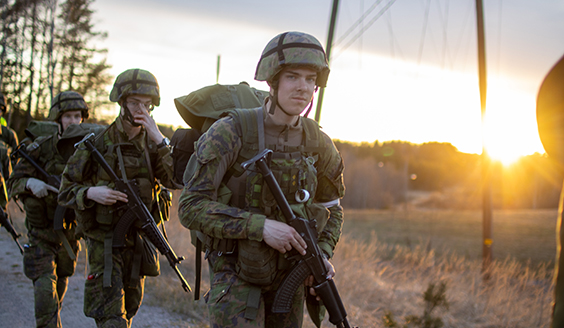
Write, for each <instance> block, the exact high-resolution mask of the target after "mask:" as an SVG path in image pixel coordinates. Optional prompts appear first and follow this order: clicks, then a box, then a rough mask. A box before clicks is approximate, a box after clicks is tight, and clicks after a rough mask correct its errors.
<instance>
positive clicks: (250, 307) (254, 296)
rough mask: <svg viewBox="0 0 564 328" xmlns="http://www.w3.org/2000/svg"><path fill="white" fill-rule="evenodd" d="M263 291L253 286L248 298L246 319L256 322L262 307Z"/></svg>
mask: <svg viewBox="0 0 564 328" xmlns="http://www.w3.org/2000/svg"><path fill="white" fill-rule="evenodd" d="M260 294H261V289H260V287H258V286H251V289H250V290H249V296H248V297H247V308H246V309H245V319H249V320H255V319H256V318H257V315H258V310H259V306H260Z"/></svg>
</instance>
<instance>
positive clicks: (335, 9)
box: [315, 0, 339, 123]
mask: <svg viewBox="0 0 564 328" xmlns="http://www.w3.org/2000/svg"><path fill="white" fill-rule="evenodd" d="M338 11H339V0H333V9H332V10H331V21H330V22H329V35H327V46H326V47H325V48H326V56H327V62H329V60H330V58H331V48H332V46H333V35H334V34H335V24H336V21H337V12H338ZM324 91H325V88H320V89H319V96H318V98H317V108H316V110H315V121H316V122H317V123H319V120H320V119H321V105H322V104H323V93H324Z"/></svg>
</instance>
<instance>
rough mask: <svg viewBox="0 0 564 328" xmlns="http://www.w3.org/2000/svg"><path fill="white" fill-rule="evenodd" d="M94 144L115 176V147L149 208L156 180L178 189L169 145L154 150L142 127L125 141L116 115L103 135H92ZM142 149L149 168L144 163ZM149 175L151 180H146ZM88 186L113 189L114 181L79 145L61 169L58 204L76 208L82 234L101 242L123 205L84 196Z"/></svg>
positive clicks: (128, 177)
mask: <svg viewBox="0 0 564 328" xmlns="http://www.w3.org/2000/svg"><path fill="white" fill-rule="evenodd" d="M94 144H95V145H96V148H97V149H98V150H99V151H100V153H102V155H103V156H104V158H105V159H106V161H107V162H108V164H109V165H110V167H111V168H112V169H113V170H114V172H115V173H116V174H117V175H118V177H120V178H123V177H122V174H121V169H120V167H119V164H118V162H119V160H118V155H117V149H118V147H119V148H120V149H121V151H122V154H123V161H124V166H125V172H126V176H127V179H128V180H132V181H133V182H134V183H136V185H137V186H138V188H139V195H140V197H141V199H142V200H143V202H144V203H145V205H146V206H147V208H148V209H149V210H150V211H151V209H152V208H153V205H154V192H153V191H154V190H155V188H158V187H157V186H158V184H157V180H158V181H159V182H160V183H161V184H162V185H164V186H165V187H167V188H171V189H177V188H178V185H177V184H175V183H174V182H173V178H174V172H173V162H172V156H171V152H170V149H169V147H163V148H161V149H157V145H156V144H155V143H154V142H153V141H151V140H150V139H149V138H148V137H147V135H146V132H145V129H143V128H142V129H141V132H140V133H139V134H138V135H137V136H135V137H134V138H133V139H131V140H129V137H128V136H127V134H126V132H125V131H124V129H123V123H122V119H121V117H118V118H117V119H116V120H115V121H114V123H113V124H112V125H110V127H109V128H108V129H107V130H106V131H105V132H104V133H103V134H100V135H98V136H96V141H95V142H94ZM146 152H148V157H149V158H150V162H151V163H150V167H151V169H149V165H147V164H148V163H147V160H146V159H147V155H146ZM151 173H152V174H151ZM151 175H152V178H153V181H150V180H151ZM92 186H108V187H110V188H114V187H115V184H114V182H113V181H111V178H110V177H109V176H108V174H106V172H105V171H104V170H103V169H102V168H101V167H100V166H99V164H98V163H97V162H96V161H95V160H94V159H93V158H92V157H91V154H90V151H89V150H88V149H86V147H85V146H82V147H80V148H79V149H77V151H76V152H75V153H74V155H73V156H72V157H71V158H70V159H69V161H68V163H67V166H66V168H65V170H64V172H63V176H62V181H61V189H60V193H59V203H60V204H61V205H64V206H69V207H71V208H74V209H75V210H76V215H77V217H76V219H77V223H78V229H79V230H80V231H81V232H82V233H83V234H84V235H85V236H87V237H90V238H93V239H96V240H99V241H103V240H104V238H105V236H106V234H107V233H108V232H109V231H110V230H112V229H113V227H114V226H115V224H116V223H117V221H118V220H119V219H120V218H121V216H122V215H123V213H124V212H125V210H126V208H125V207H124V206H123V204H114V205H112V206H106V205H102V204H98V203H96V202H94V201H92V200H90V199H87V198H86V192H87V190H88V188H90V187H92ZM118 203H119V202H118Z"/></svg>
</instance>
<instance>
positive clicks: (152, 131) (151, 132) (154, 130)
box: [133, 110, 164, 144]
mask: <svg viewBox="0 0 564 328" xmlns="http://www.w3.org/2000/svg"><path fill="white" fill-rule="evenodd" d="M133 120H134V121H135V123H137V124H141V125H143V126H144V127H145V130H147V134H148V136H149V138H151V140H153V141H154V142H155V143H156V144H159V143H161V141H162V140H163V138H164V136H163V135H162V133H161V131H159V128H158V126H157V123H156V122H155V119H154V118H153V117H152V116H151V115H150V114H149V112H148V111H146V110H138V111H135V112H134V113H133Z"/></svg>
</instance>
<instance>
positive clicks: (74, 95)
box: [47, 91, 88, 121]
mask: <svg viewBox="0 0 564 328" xmlns="http://www.w3.org/2000/svg"><path fill="white" fill-rule="evenodd" d="M75 110H79V111H81V112H82V118H84V119H87V118H88V106H87V105H86V102H85V101H84V98H83V97H82V95H81V94H80V93H78V92H75V91H63V92H61V93H59V94H58V95H56V96H55V97H54V98H53V100H52V101H51V109H49V116H48V117H47V119H48V120H49V121H58V120H59V119H60V118H61V115H63V113H65V112H70V111H75Z"/></svg>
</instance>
